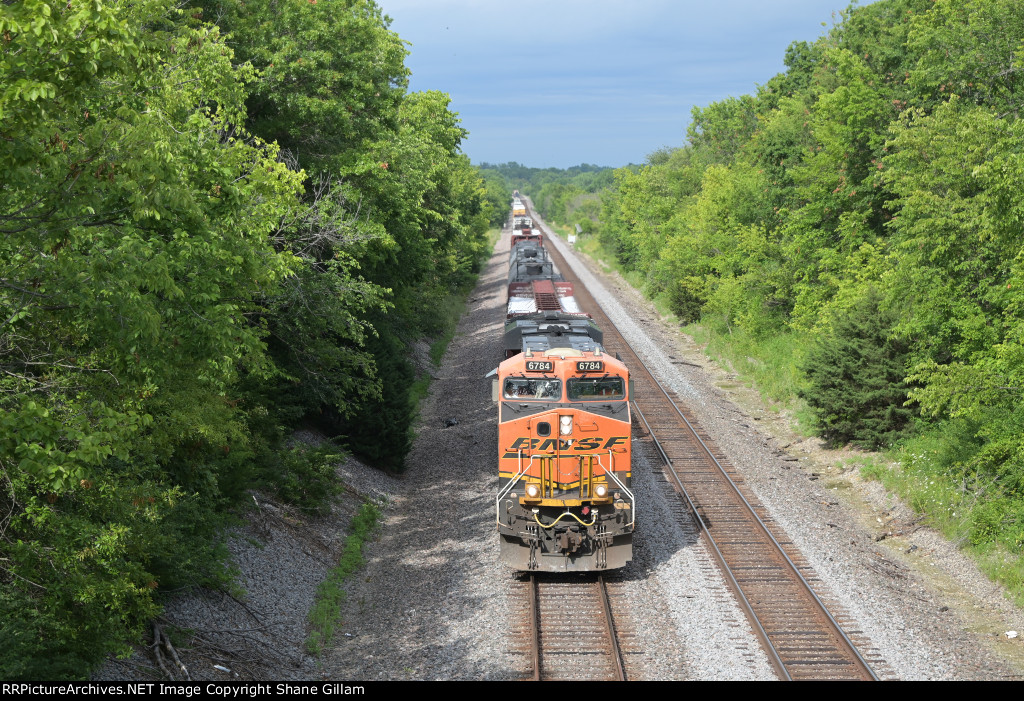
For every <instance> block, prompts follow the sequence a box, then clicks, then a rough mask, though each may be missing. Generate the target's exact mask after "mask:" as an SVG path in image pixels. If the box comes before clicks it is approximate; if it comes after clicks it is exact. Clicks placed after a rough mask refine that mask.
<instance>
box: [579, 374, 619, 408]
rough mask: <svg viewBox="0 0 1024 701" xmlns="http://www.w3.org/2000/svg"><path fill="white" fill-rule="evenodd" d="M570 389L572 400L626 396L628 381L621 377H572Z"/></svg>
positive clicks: (605, 399)
mask: <svg viewBox="0 0 1024 701" xmlns="http://www.w3.org/2000/svg"><path fill="white" fill-rule="evenodd" d="M568 389H569V401H570V402H581V401H582V402H586V401H599V400H603V401H608V400H610V399H625V398H626V383H625V382H624V381H623V379H622V378H621V377H572V378H570V379H569V387H568Z"/></svg>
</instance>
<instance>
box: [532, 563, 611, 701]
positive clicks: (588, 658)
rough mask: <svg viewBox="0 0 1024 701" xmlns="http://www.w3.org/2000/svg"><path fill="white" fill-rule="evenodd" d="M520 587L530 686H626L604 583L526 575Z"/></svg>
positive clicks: (589, 578)
mask: <svg viewBox="0 0 1024 701" xmlns="http://www.w3.org/2000/svg"><path fill="white" fill-rule="evenodd" d="M526 584H527V585H528V593H527V594H528V596H529V605H528V606H527V607H526V610H527V616H528V621H527V624H526V626H525V629H526V630H527V631H528V636H529V641H530V645H529V654H530V658H531V660H532V667H533V675H532V678H533V680H534V681H626V672H625V665H624V663H623V657H622V650H621V649H620V647H619V640H618V638H619V633H618V631H617V630H616V626H615V619H614V617H613V615H612V607H611V601H610V598H609V595H608V585H607V582H606V581H605V579H604V577H602V576H600V575H586V576H582V577H580V576H568V577H567V576H565V575H543V574H530V575H528V578H527V581H526Z"/></svg>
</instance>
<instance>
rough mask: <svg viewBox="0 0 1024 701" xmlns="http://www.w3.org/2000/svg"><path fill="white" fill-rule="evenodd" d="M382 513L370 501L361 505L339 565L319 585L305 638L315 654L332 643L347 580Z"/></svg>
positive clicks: (353, 521)
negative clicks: (307, 633)
mask: <svg viewBox="0 0 1024 701" xmlns="http://www.w3.org/2000/svg"><path fill="white" fill-rule="evenodd" d="M380 514H381V509H380V507H379V506H377V505H376V504H373V503H370V502H366V503H364V504H363V505H362V506H361V507H360V508H359V513H357V514H356V515H355V517H354V518H353V519H352V522H351V523H349V535H348V538H347V539H346V540H345V548H344V550H342V553H341V558H340V559H339V560H338V565H337V566H336V567H335V568H334V569H333V570H331V572H330V574H328V576H327V579H325V580H324V581H323V582H321V583H320V586H319V587H318V588H317V591H316V601H315V602H314V603H313V607H312V608H311V609H310V610H309V629H310V630H309V635H308V636H307V638H306V649H307V650H308V651H309V653H310V654H312V655H315V656H317V657H321V656H322V655H323V652H324V648H325V647H326V646H327V645H329V644H330V642H331V640H332V638H333V637H334V633H335V631H336V630H337V629H338V626H339V625H340V624H341V605H342V604H343V603H344V602H345V589H344V585H345V582H346V580H348V578H349V577H351V576H352V575H353V574H354V573H355V572H357V571H358V570H359V569H360V568H361V567H362V566H363V565H364V564H365V560H364V559H363V545H364V543H365V542H366V541H367V540H369V538H370V536H372V535H373V532H374V531H375V530H376V528H377V522H378V521H379V520H380Z"/></svg>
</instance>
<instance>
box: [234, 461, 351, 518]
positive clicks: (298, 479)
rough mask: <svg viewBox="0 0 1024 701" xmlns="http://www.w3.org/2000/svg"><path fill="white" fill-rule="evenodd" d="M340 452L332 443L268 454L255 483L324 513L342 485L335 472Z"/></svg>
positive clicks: (341, 489) (285, 499)
mask: <svg viewBox="0 0 1024 701" xmlns="http://www.w3.org/2000/svg"><path fill="white" fill-rule="evenodd" d="M339 458H341V454H340V453H339V452H338V451H337V449H336V448H334V447H332V446H330V445H322V446H318V447H316V448H310V447H307V446H296V447H294V448H291V449H288V450H281V451H274V452H272V453H271V454H270V455H268V456H267V460H266V462H264V464H263V465H262V469H260V471H259V473H258V476H257V481H256V483H255V485H254V486H256V487H258V488H259V489H261V490H262V491H264V492H267V493H270V494H274V495H276V496H277V498H279V499H280V500H282V501H284V502H285V503H288V504H294V505H296V506H298V507H299V508H300V509H302V510H303V511H305V512H307V513H311V514H315V515H319V516H322V515H324V514H326V513H328V512H329V511H330V506H331V502H332V500H333V499H334V497H336V496H337V495H338V494H341V492H342V491H343V487H342V485H341V482H340V481H339V480H338V477H337V475H336V474H335V465H336V463H337V462H338V459H339Z"/></svg>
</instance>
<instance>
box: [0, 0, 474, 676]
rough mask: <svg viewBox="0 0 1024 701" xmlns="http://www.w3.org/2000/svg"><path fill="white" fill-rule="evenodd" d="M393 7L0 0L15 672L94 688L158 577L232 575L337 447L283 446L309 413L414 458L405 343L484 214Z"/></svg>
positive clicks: (6, 631)
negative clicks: (238, 536)
mask: <svg viewBox="0 0 1024 701" xmlns="http://www.w3.org/2000/svg"><path fill="white" fill-rule="evenodd" d="M213 22H216V23H217V24H213ZM389 22H390V20H388V19H387V18H386V17H384V15H383V13H382V12H381V10H380V8H379V7H378V6H377V5H376V4H375V3H373V2H372V1H370V0H321V2H320V3H306V2H290V3H279V2H271V1H270V0H267V1H260V0H256V1H255V2H247V3H244V4H243V3H236V2H221V1H220V0H197V1H195V2H189V3H180V2H176V1H174V0H142V1H140V2H132V3H111V2H107V1H105V0H96V1H95V2H88V3H70V4H69V3H66V2H65V3H59V2H55V1H50V0H31V1H27V2H18V3H10V2H7V3H0V169H2V170H3V172H4V178H3V181H2V182H0V369H2V370H3V372H2V373H0V482H2V485H3V490H2V493H3V495H4V496H3V497H2V499H0V500H2V502H3V503H2V504H0V507H2V513H4V514H6V516H5V517H4V519H3V520H2V521H0V589H2V591H3V594H2V595H0V610H2V612H3V614H4V615H3V623H2V624H0V625H3V629H2V632H3V636H4V640H3V642H2V644H0V648H2V652H0V663H2V670H3V673H2V674H0V676H3V677H4V678H20V677H36V678H39V677H50V678H57V677H81V676H83V675H85V674H86V673H87V670H86V667H87V666H88V665H91V664H94V663H95V662H96V661H97V660H99V659H100V658H102V656H103V655H105V654H107V653H110V652H123V651H124V650H125V649H126V645H127V642H126V641H128V640H129V639H130V638H131V637H132V636H133V635H135V634H136V633H137V632H138V631H139V630H140V627H141V626H142V625H143V624H144V622H145V620H146V618H147V617H149V616H152V615H153V614H154V613H155V612H156V611H158V608H159V601H158V599H157V596H158V594H159V592H161V591H164V590H166V589H168V588H173V587H182V586H193V585H196V584H199V583H209V584H215V585H222V584H223V583H225V582H226V581H227V580H228V578H229V576H230V568H229V567H228V566H226V565H225V563H224V559H223V550H222V549H219V548H217V547H215V546H214V545H213V543H215V542H216V540H217V537H218V536H217V533H218V532H219V531H220V530H221V529H222V528H223V526H224V525H225V523H226V516H225V513H227V511H228V509H230V508H231V507H232V505H234V504H236V503H237V502H238V500H239V499H240V498H243V497H244V496H245V494H246V491H247V490H248V489H250V488H252V487H253V486H254V485H256V484H257V483H260V482H261V481H262V483H263V484H268V483H269V482H270V481H271V480H272V481H273V485H274V488H275V489H276V490H278V493H279V494H280V495H281V496H282V498H285V499H288V500H292V501H296V502H298V503H300V504H303V505H305V507H306V508H310V509H313V510H316V509H322V508H323V507H324V504H325V501H324V500H325V499H326V498H327V497H328V496H329V495H330V494H331V491H332V487H331V485H332V484H333V471H332V470H331V469H330V465H329V463H330V460H329V456H327V455H326V454H320V453H318V452H312V453H308V454H302V453H301V452H295V451H286V450H284V449H283V447H282V446H283V444H284V436H285V435H286V434H287V432H288V431H289V430H290V429H291V428H293V427H295V426H297V425H298V424H300V423H301V422H303V421H312V420H316V421H321V422H323V423H326V424H329V425H330V426H332V427H333V428H338V426H340V425H343V424H344V422H345V421H349V420H351V419H352V418H353V417H356V416H357V415H364V416H373V417H384V421H385V423H386V429H387V430H386V431H382V432H380V433H379V434H378V435H375V436H373V439H374V440H380V439H381V437H382V436H385V437H386V438H385V439H386V440H387V439H388V438H389V437H390V436H391V435H392V434H391V433H389V432H393V434H394V436H396V438H395V439H394V440H393V441H391V443H390V444H389V445H388V451H389V452H388V453H387V455H386V456H383V457H382V462H383V463H385V464H388V465H391V466H397V465H400V464H401V460H402V458H403V457H404V452H405V450H406V449H407V447H408V438H407V437H408V421H409V410H408V402H407V401H406V399H407V396H408V384H409V383H408V382H407V381H406V380H407V378H406V377H405V369H403V367H402V363H403V362H404V361H402V360H401V358H402V356H403V355H404V351H405V348H406V347H407V345H408V344H409V343H411V342H412V341H413V340H414V338H415V334H417V333H420V332H421V331H422V330H423V329H429V328H435V327H436V326H437V325H438V323H437V321H436V319H435V316H434V303H435V302H436V300H438V299H443V298H445V296H446V295H448V294H449V293H450V292H451V291H452V290H453V289H456V288H457V287H458V286H459V285H460V284H463V283H465V281H466V280H468V279H470V277H471V276H472V274H473V273H474V271H475V270H476V269H477V267H478V266H479V260H480V254H481V252H482V251H483V250H484V248H485V247H486V243H485V242H486V230H487V219H488V216H490V215H491V213H490V212H489V211H488V208H487V207H488V205H487V202H486V197H485V193H486V190H485V186H484V184H483V181H482V180H481V179H480V177H479V176H478V174H477V172H476V171H475V170H474V169H473V168H472V167H471V166H470V165H469V162H468V159H466V158H465V156H463V155H461V154H460V153H459V152H458V148H459V143H460V141H461V139H462V138H464V136H465V131H464V130H463V129H462V128H461V127H460V126H459V125H458V118H457V115H455V114H454V113H452V112H451V111H450V110H449V109H448V99H447V96H445V95H443V94H441V93H423V94H418V95H407V94H406V90H405V79H406V75H407V70H406V68H405V66H404V65H403V60H404V57H405V53H406V51H405V48H404V45H403V43H402V41H401V40H400V39H399V38H398V36H397V35H395V34H394V33H393V32H391V31H390V30H389V29H388V24H389ZM226 37H227V38H226ZM492 195H493V192H492ZM400 329H401V330H402V331H401V333H400V332H399V330H400ZM378 336H385V337H386V338H384V339H379V338H378ZM373 342H376V343H377V345H376V346H371V345H368V344H370V343H373ZM380 405H384V406H385V410H384V411H379V410H377V409H376V408H375V407H378V406H380ZM392 406H393V407H404V408H403V409H401V410H399V411H396V412H390V411H388V410H387V407H392ZM403 437H404V438H403ZM363 440H364V441H366V442H367V443H369V440H370V436H369V434H366V435H365V436H364V438H363ZM6 614H9V616H8V615H6ZM33 656H34V658H33Z"/></svg>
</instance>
